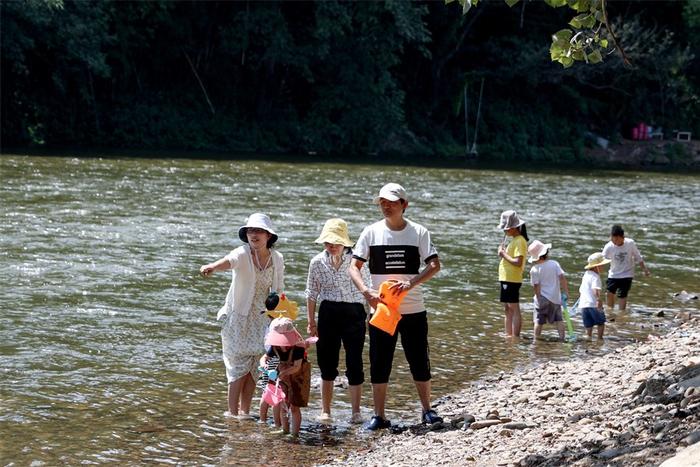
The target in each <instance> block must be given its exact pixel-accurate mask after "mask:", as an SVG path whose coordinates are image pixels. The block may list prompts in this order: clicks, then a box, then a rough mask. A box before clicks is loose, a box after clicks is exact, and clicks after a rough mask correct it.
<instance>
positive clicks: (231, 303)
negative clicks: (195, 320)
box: [216, 245, 284, 320]
mask: <svg viewBox="0 0 700 467" xmlns="http://www.w3.org/2000/svg"><path fill="white" fill-rule="evenodd" d="M270 254H271V257H272V266H273V268H274V273H273V276H272V291H273V292H277V293H282V292H283V290H284V260H283V257H282V254H281V253H279V252H277V251H275V250H270ZM226 259H227V260H228V262H229V263H230V264H231V286H230V287H229V289H228V294H226V302H225V303H224V306H222V307H221V309H220V310H219V312H218V313H217V314H216V319H217V320H221V319H223V317H224V316H225V315H227V314H229V313H236V314H238V315H247V314H248V312H249V311H250V307H251V305H252V304H253V298H254V297H255V269H254V268H255V266H253V256H252V255H251V254H250V245H242V246H239V247H238V248H236V249H235V250H233V251H231V253H229V254H228V255H226Z"/></svg>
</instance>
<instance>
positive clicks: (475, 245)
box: [0, 155, 700, 465]
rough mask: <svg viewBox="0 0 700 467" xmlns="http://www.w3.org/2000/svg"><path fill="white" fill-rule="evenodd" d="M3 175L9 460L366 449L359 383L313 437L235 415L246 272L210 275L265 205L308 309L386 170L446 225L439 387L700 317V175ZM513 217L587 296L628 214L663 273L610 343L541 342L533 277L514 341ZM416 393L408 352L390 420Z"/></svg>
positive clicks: (281, 460) (637, 291) (436, 282)
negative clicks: (505, 243)
mask: <svg viewBox="0 0 700 467" xmlns="http://www.w3.org/2000/svg"><path fill="white" fill-rule="evenodd" d="M0 181H1V182H2V184H1V185H0V241H1V242H2V248H0V260H1V266H0V284H1V285H0V291H1V293H0V307H1V310H2V311H1V312H0V361H1V362H2V363H1V364H0V464H2V465H29V464H32V465H56V464H59V463H61V464H71V465H74V464H79V463H83V464H90V463H105V462H118V463H122V464H141V463H163V464H196V465H226V464H243V465H251V464H267V465H308V464H313V463H322V462H323V459H327V458H332V457H336V456H340V455H342V454H343V453H344V452H347V451H349V450H353V449H356V448H357V447H360V446H366V445H367V443H368V442H369V441H370V440H371V437H372V436H375V435H370V434H368V433H367V432H365V431H364V430H362V429H361V428H357V427H354V426H350V425H349V424H348V423H347V421H346V420H347V418H348V417H349V410H348V406H349V405H348V399H347V393H346V391H345V390H344V389H343V388H337V389H336V395H337V402H336V407H335V413H334V415H335V417H336V419H337V421H338V423H337V424H336V426H335V427H333V428H331V429H324V428H322V427H320V426H319V425H317V424H316V423H314V421H313V420H314V419H315V417H316V416H318V414H319V396H318V393H317V392H314V393H312V401H311V402H310V406H309V408H307V409H305V410H304V411H303V412H304V423H303V426H302V435H301V437H300V438H299V439H298V440H289V439H286V438H283V437H280V436H278V435H273V434H270V432H269V431H270V430H269V428H268V427H266V426H262V425H260V424H256V423H254V422H239V421H236V420H231V419H229V418H226V417H225V416H224V411H225V410H226V397H225V393H226V383H225V376H224V371H223V364H222V362H221V359H220V342H219V334H218V329H219V327H218V324H217V323H216V321H215V315H216V311H217V310H218V308H219V307H220V305H221V304H222V302H223V299H224V297H225V294H226V291H227V288H228V284H229V282H230V276H229V275H228V274H225V273H219V274H218V275H216V276H215V277H213V278H211V279H206V280H205V279H202V278H200V277H199V276H198V269H199V266H200V265H201V264H204V263H206V262H209V261H212V260H215V259H218V258H220V257H221V256H223V255H224V254H226V253H228V251H230V250H231V249H232V248H234V247H236V246H237V245H239V244H240V241H239V240H238V238H237V230H238V228H239V227H240V225H242V224H243V223H244V221H245V218H246V216H247V215H248V214H249V213H251V212H255V211H263V212H267V213H269V214H270V215H271V217H272V219H273V222H274V224H275V228H276V230H277V232H278V233H279V235H280V241H279V242H278V249H279V251H281V252H282V253H283V254H284V255H285V260H286V265H287V275H286V284H287V292H288V295H289V296H290V298H292V299H294V300H296V301H298V302H299V303H302V302H303V290H304V286H305V280H306V270H307V266H308V261H309V259H310V258H311V257H312V256H313V255H314V254H315V253H316V252H317V251H319V246H318V245H315V244H314V243H313V240H314V239H315V238H316V236H317V235H318V233H319V232H320V229H321V226H322V225H323V222H324V221H325V220H326V219H327V218H329V217H342V218H344V219H345V220H347V222H348V224H349V226H350V231H351V236H352V237H353V238H357V236H358V235H359V233H360V231H361V230H362V227H363V226H365V225H367V224H368V223H370V222H372V221H374V220H377V219H379V217H380V214H379V212H378V210H377V208H376V207H375V206H374V205H372V204H371V200H372V197H373V196H374V194H375V193H376V192H377V191H378V190H379V188H380V187H381V185H382V184H384V183H385V182H387V181H396V182H399V183H401V184H403V185H404V186H405V187H406V188H407V190H408V193H409V197H410V204H409V207H408V210H407V212H406V215H407V217H408V218H410V219H412V220H414V221H416V222H419V223H422V224H424V225H425V226H427V227H428V228H429V229H430V230H431V232H432V235H433V240H434V243H435V245H436V246H437V248H438V251H439V253H440V257H441V259H442V263H443V270H442V271H441V273H440V274H439V276H438V277H436V278H434V279H433V280H431V281H430V282H429V283H428V284H427V285H426V286H424V291H425V295H426V300H427V304H428V309H429V314H430V326H431V327H430V338H431V357H432V366H433V375H434V379H433V394H434V397H435V398H438V397H440V396H441V395H445V394H448V393H449V392H452V391H455V390H458V389H459V388H460V387H462V386H464V385H465V384H467V383H469V382H471V381H474V380H478V379H479V378H481V377H484V376H486V375H491V374H495V373H498V372H500V371H508V370H512V369H514V368H519V369H524V368H527V366H528V365H529V364H531V363H532V362H538V361H542V360H548V359H551V360H563V359H569V358H575V357H581V356H585V355H586V354H595V353H600V352H605V351H606V350H607V349H609V348H610V347H613V346H616V345H621V344H624V343H626V342H629V341H631V340H634V339H643V338H645V337H646V336H647V334H649V333H650V332H652V333H659V332H663V329H664V328H665V327H667V326H669V325H670V323H671V322H672V316H673V315H674V314H675V313H677V312H679V311H683V310H697V304H696V302H685V303H684V302H680V301H677V300H674V299H673V297H672V294H673V293H674V292H679V291H681V290H684V289H685V290H689V291H695V292H698V290H697V289H698V286H697V283H698V281H697V274H698V269H699V267H698V264H697V257H698V254H697V243H696V242H697V239H696V238H695V233H696V232H697V231H698V229H699V228H700V220H699V217H698V205H700V179H699V178H698V177H697V176H695V175H683V174H657V173H635V172H619V173H618V172H607V173H604V172H600V171H590V172H585V171H579V172H571V173H568V172H567V173H544V174H543V173H537V172H534V171H532V172H517V171H511V172H505V171H494V170H466V169H438V168H417V167H406V166H396V165H392V166H389V165H387V166H380V165H342V164H331V163H328V164H323V163H296V164H292V163H282V162H262V161H209V160H187V159H176V160H165V159H132V158H109V159H101V158H87V159H81V158H71V157H51V158H46V157H27V156H18V155H5V156H2V157H0ZM509 208H514V209H517V210H518V211H519V212H520V213H521V215H522V216H523V217H524V218H525V219H526V220H527V222H528V232H529V234H530V239H531V240H533V239H540V240H543V241H545V242H551V243H553V244H554V247H553V250H552V252H551V257H552V258H553V259H556V260H558V261H559V262H560V263H561V264H562V266H563V268H564V269H565V271H566V272H567V277H568V279H569V281H570V284H571V290H572V294H573V295H578V294H577V293H576V292H574V291H577V289H578V285H579V284H580V279H581V276H582V273H583V265H584V264H585V260H586V257H587V256H588V255H589V254H590V253H592V252H595V251H599V250H600V249H601V248H602V246H603V245H604V243H605V242H606V241H607V239H608V232H609V229H610V226H611V225H612V224H613V223H617V222H619V223H621V224H623V225H624V226H625V228H626V231H627V235H628V236H629V237H631V238H634V239H635V240H636V241H637V243H638V245H639V247H640V249H641V251H642V253H643V254H644V255H645V257H646V261H647V264H648V266H649V267H650V268H651V270H652V272H653V275H652V276H651V277H643V276H641V275H638V277H637V279H636V280H635V282H634V287H633V289H632V293H631V297H630V303H631V310H630V311H628V312H627V313H625V314H624V315H622V314H617V315H616V316H615V318H616V319H615V321H614V322H611V323H610V324H609V326H608V327H607V336H608V338H607V339H606V340H605V341H604V342H603V343H597V342H587V341H585V340H583V339H580V340H578V341H577V342H575V343H573V344H569V343H567V344H560V343H557V342H554V339H553V338H554V335H555V332H554V330H553V329H551V327H549V328H548V327H545V334H546V336H547V339H545V340H544V341H539V342H537V343H533V341H532V339H531V336H532V317H531V316H532V306H531V305H530V304H529V298H528V297H529V296H530V294H531V288H530V287H529V286H524V287H523V291H522V296H523V298H521V302H522V304H523V308H524V322H525V324H524V333H523V334H524V336H523V338H521V339H519V340H515V341H513V340H507V339H505V338H504V336H503V335H502V309H501V306H500V305H499V304H498V298H497V297H498V290H497V264H498V258H497V256H496V248H497V245H498V243H499V242H500V241H501V238H502V237H501V235H502V234H501V233H500V232H499V231H497V230H496V229H495V226H496V224H497V223H498V219H499V214H500V212H501V211H502V210H504V209H509ZM660 312H663V314H664V316H663V317H660V316H657V315H658V314H662V313H660ZM301 315H302V316H304V310H302V313H301ZM299 327H300V328H301V329H305V328H306V323H305V319H304V318H301V319H300V322H299ZM576 327H577V331H579V333H580V332H581V331H582V328H581V327H580V324H579V323H578V322H576ZM312 353H313V351H312ZM314 360H315V355H312V361H314ZM524 371H526V370H524ZM313 377H314V378H315V379H317V378H318V372H317V370H316V369H315V368H314V374H313ZM365 389H366V390H365V393H364V396H365V405H367V407H366V408H365V409H364V415H365V416H366V417H367V418H368V417H369V416H370V415H371V402H370V401H371V397H370V394H371V392H370V390H369V387H368V386H367V387H366V388H365ZM416 401H417V396H416V394H415V389H414V387H413V385H412V382H411V380H410V376H409V373H408V369H407V365H406V364H405V360H404V358H403V354H402V353H401V352H400V351H399V352H397V356H396V360H395V367H394V373H393V376H392V381H391V385H390V393H389V400H388V405H387V406H388V415H389V417H390V418H391V419H392V421H393V422H394V423H399V424H411V423H415V422H417V421H418V417H419V409H418V407H419V406H418V404H417V402H416Z"/></svg>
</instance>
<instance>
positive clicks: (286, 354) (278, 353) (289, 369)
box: [261, 318, 311, 436]
mask: <svg viewBox="0 0 700 467" xmlns="http://www.w3.org/2000/svg"><path fill="white" fill-rule="evenodd" d="M265 345H268V346H270V349H269V350H268V351H267V353H266V354H265V355H264V356H263V358H262V359H261V363H267V362H268V361H269V359H271V358H273V357H277V358H279V370H278V374H277V377H278V378H279V380H280V383H281V384H282V386H283V390H284V392H285V394H286V396H287V397H286V399H285V402H283V404H285V405H286V407H281V408H280V410H281V423H282V430H284V432H285V433H291V434H292V435H294V436H297V435H298V434H299V429H300V427H301V407H306V406H307V405H308V403H309V393H310V390H311V367H310V366H309V362H308V361H307V359H306V342H305V341H304V339H303V338H302V337H301V334H299V332H298V331H297V330H296V328H295V327H294V323H293V322H292V320H291V319H289V318H275V319H273V320H272V322H271V323H270V329H269V331H268V333H267V337H265ZM280 405H281V404H280ZM287 409H288V410H289V414H291V417H290V416H289V414H288V413H287ZM290 418H291V420H290Z"/></svg>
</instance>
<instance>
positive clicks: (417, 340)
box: [369, 311, 431, 384]
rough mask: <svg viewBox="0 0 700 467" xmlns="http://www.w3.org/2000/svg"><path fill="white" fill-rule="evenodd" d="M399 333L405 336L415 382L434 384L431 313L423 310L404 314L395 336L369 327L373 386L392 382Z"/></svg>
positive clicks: (404, 346)
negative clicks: (390, 378)
mask: <svg viewBox="0 0 700 467" xmlns="http://www.w3.org/2000/svg"><path fill="white" fill-rule="evenodd" d="M399 334H401V346H402V347H403V352H404V355H406V361H407V362H408V367H409V368H410V370H411V376H413V380H414V381H419V382H424V381H430V378H431V375H430V350H429V348H428V314H427V313H426V312H425V311H423V312H420V313H412V314H410V315H402V316H401V321H399V324H398V326H397V327H396V333H394V335H393V336H392V335H391V334H389V333H386V332H384V331H382V330H381V329H378V328H376V327H374V326H370V327H369V363H370V378H371V380H372V384H384V383H388V382H389V376H390V375H391V367H392V365H393V361H394V351H395V350H396V342H397V340H398V337H399Z"/></svg>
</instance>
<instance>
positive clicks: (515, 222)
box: [497, 210, 525, 230]
mask: <svg viewBox="0 0 700 467" xmlns="http://www.w3.org/2000/svg"><path fill="white" fill-rule="evenodd" d="M524 223H525V221H524V220H522V219H521V218H520V217H518V213H517V212H515V211H513V210H509V211H503V212H502V213H501V222H500V224H498V227H497V229H500V230H508V229H514V228H517V227H520V226H521V225H523V224H524Z"/></svg>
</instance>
